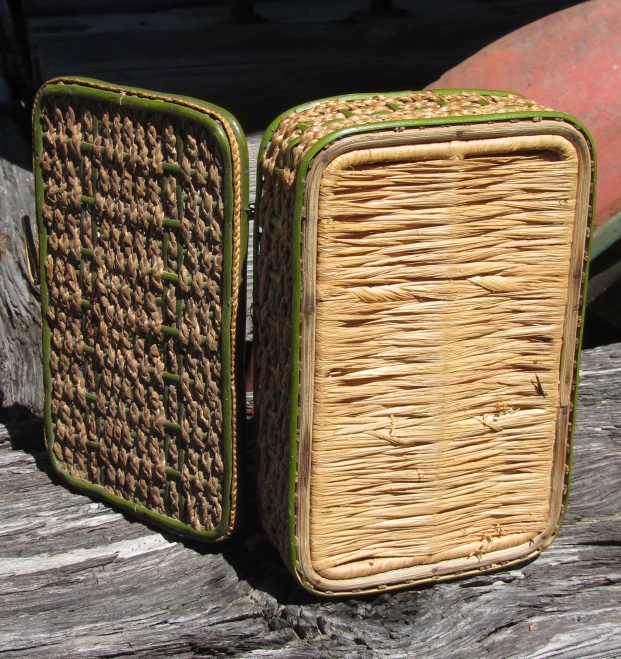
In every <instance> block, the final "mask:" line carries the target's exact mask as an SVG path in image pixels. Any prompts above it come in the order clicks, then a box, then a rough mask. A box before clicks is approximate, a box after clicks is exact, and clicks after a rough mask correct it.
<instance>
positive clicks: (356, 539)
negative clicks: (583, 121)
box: [310, 137, 577, 579]
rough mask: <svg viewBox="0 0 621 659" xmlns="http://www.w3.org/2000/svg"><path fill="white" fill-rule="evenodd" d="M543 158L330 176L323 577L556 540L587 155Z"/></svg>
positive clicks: (322, 407) (315, 481) (315, 475)
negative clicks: (558, 462)
mask: <svg viewBox="0 0 621 659" xmlns="http://www.w3.org/2000/svg"><path fill="white" fill-rule="evenodd" d="M548 142H549V143H550V144H549V148H553V147H554V146H555V143H556V142H558V139H556V138H549V139H547V140H546V138H541V137H532V138H508V139H499V140H474V141H472V142H469V143H468V142H465V143H461V145H460V144H458V143H455V142H453V143H451V144H444V145H418V146H415V147H409V148H408V147H394V148H392V149H382V150H381V158H380V157H378V156H376V159H382V160H383V159H385V161H383V162H366V161H367V160H368V159H369V158H368V155H369V151H368V150H367V151H363V152H352V153H348V154H346V155H344V156H341V157H339V158H337V159H336V160H334V161H333V162H332V163H331V164H330V165H329V166H328V168H327V169H326V171H325V172H324V174H323V177H322V180H321V190H320V197H319V215H318V228H317V232H318V236H317V280H316V286H317V288H316V308H317V313H316V328H315V374H314V408H313V432H312V451H313V453H312V464H311V470H312V474H311V484H310V494H311V505H310V517H311V519H310V553H311V559H312V563H313V566H314V568H315V570H316V571H317V572H318V573H319V574H320V575H322V576H324V577H327V578H332V579H339V578H352V577H359V576H363V575H371V574H379V573H381V572H384V571H386V570H390V569H397V568H404V567H410V566H413V565H421V564H430V563H438V562H440V561H443V560H447V559H455V558H468V557H470V556H472V555H477V556H482V555H483V554H485V553H487V552H490V551H495V550H498V549H506V548H509V547H513V546H517V545H522V544H526V543H528V542H530V541H531V540H533V539H534V538H535V537H536V536H537V535H539V534H541V533H543V532H544V530H545V529H546V527H547V526H548V523H549V513H550V494H551V481H552V467H553V454H554V451H553V449H554V443H555V438H556V425H557V409H558V405H559V387H558V382H559V368H560V356H561V347H562V341H563V333H564V317H565V308H566V303H567V287H568V276H569V260H570V252H571V246H572V236H573V224H574V215H575V209H576V187H577V159H576V157H575V153H574V154H573V158H568V159H565V160H561V159H559V157H558V154H557V153H555V152H554V151H550V150H545V149H546V144H547V143H548ZM460 147H461V150H462V152H461V153H459V154H458V151H460ZM520 148H521V151H520V150H519V149H520ZM527 149H530V150H527ZM535 149H537V150H535ZM463 151H465V153H464V152H463ZM485 151H488V152H490V151H491V152H494V151H497V152H498V153H500V154H503V153H509V154H511V155H488V154H486V153H485ZM512 152H513V153H512ZM451 156H452V158H451ZM563 430H564V429H563Z"/></svg>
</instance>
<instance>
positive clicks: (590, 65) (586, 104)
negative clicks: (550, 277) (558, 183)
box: [428, 0, 621, 238]
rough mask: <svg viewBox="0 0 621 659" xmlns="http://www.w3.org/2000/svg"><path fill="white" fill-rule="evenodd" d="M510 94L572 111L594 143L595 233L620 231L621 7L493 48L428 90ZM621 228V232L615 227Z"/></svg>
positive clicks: (562, 16)
mask: <svg viewBox="0 0 621 659" xmlns="http://www.w3.org/2000/svg"><path fill="white" fill-rule="evenodd" d="M452 87H461V88H479V89H505V90H510V91H514V92H517V93H520V94H524V96H526V97H528V98H531V99H533V100H535V101H537V102H538V103H542V104H544V105H548V106H549V107H552V108H554V109H555V110H561V111H564V112H568V113H569V114H572V115H573V116H575V117H577V118H578V119H580V120H581V121H582V122H583V123H584V124H585V126H586V127H587V128H588V129H589V131H590V132H591V134H592V136H593V138H594V140H595V148H596V150H597V157H598V186H597V207H596V217H595V226H596V229H597V230H598V231H597V232H598V233H600V232H601V231H602V229H604V227H605V225H607V224H609V226H607V227H606V232H607V233H608V234H611V235H612V234H614V236H615V237H617V238H618V237H619V236H617V235H616V234H617V231H616V229H615V228H613V227H611V226H610V223H615V224H618V225H619V226H621V221H620V220H621V157H620V156H621V2H619V0H592V1H591V2H585V3H583V4H580V5H577V6H575V7H571V8H570V9H565V10H563V11H560V12H557V13H555V14H551V15H550V16H546V17H545V18H542V19H541V20H538V21H536V22H534V23H531V24H530V25H526V26H525V27H523V28H521V29H519V30H516V31H515V32H512V33H511V34H509V35H507V36H505V37H503V38H502V39H499V40H498V41H495V42H494V43H492V44H490V45H489V46H487V47H485V48H484V49H483V50H481V51H479V52H478V53H476V54H475V55H473V56H472V57H470V58H469V59H467V60H465V61H464V62H462V63H461V64H459V65H458V66H456V67H455V68H454V69H451V70H450V71H448V72H447V73H445V74H444V75H443V76H442V77H441V78H440V79H439V80H437V81H436V82H434V83H432V84H430V85H428V88H429V89H446V88H452ZM617 228H619V227H617Z"/></svg>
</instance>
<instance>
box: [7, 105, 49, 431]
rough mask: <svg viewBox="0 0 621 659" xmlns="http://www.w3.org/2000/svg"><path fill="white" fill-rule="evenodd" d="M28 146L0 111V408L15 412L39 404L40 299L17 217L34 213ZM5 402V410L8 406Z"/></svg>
mask: <svg viewBox="0 0 621 659" xmlns="http://www.w3.org/2000/svg"><path fill="white" fill-rule="evenodd" d="M31 167H32V161H31V155H30V147H29V146H28V145H27V144H26V141H25V139H24V138H23V136H22V134H21V132H20V130H19V127H18V125H17V123H16V122H15V121H14V120H12V119H10V118H9V117H6V116H3V115H2V114H0V281H1V282H2V284H1V285H0V411H1V413H2V414H3V418H5V419H6V418H8V419H12V418H19V417H20V416H22V415H24V414H28V413H30V412H35V413H40V412H41V410H42V407H43V406H42V394H41V392H42V390H43V377H42V375H41V338H40V337H41V325H40V311H39V300H38V298H37V295H36V291H35V289H34V288H33V287H32V286H31V285H30V283H29V280H28V278H27V275H26V261H25V248H24V242H23V236H22V223H21V218H22V217H23V216H24V215H29V216H30V217H31V218H33V217H34V184H33V177H32V171H31ZM7 408H8V410H7Z"/></svg>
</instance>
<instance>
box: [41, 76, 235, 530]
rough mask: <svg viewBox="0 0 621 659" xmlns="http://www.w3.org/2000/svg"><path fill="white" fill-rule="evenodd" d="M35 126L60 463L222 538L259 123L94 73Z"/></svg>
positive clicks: (158, 518)
mask: <svg viewBox="0 0 621 659" xmlns="http://www.w3.org/2000/svg"><path fill="white" fill-rule="evenodd" d="M33 122H34V145H35V146H34V148H35V161H34V162H35V164H34V168H35V181H36V195H37V214H38V228H39V254H40V257H39V262H40V278H41V303H42V315H43V365H44V383H45V434H46V441H47V447H48V451H49V455H50V459H51V461H52V464H53V466H54V468H55V469H56V471H57V472H58V473H59V474H60V475H61V476H62V477H63V478H64V479H65V480H66V481H68V482H69V483H70V484H71V485H73V486H75V487H76V488H78V489H80V490H82V491H84V492H86V493H87V494H91V495H95V496H97V497H100V498H102V499H104V500H107V501H109V502H110V503H112V504H115V505H116V506H118V507H120V508H122V509H124V510H127V511H130V512H132V513H135V514H137V515H139V516H140V517H142V518H144V519H146V520H148V521H150V522H153V523H155V524H158V525H160V526H163V527H165V528H167V529H169V530H172V531H176V532H178V533H181V534H184V535H188V536H192V537H195V538H199V539H202V540H218V539H222V538H224V537H226V536H227V535H229V534H230V533H231V531H232V530H233V528H234V525H235V520H236V506H237V502H236V499H237V496H236V491H237V459H236V455H237V441H238V437H239V434H240V427H239V426H240V424H239V418H240V414H239V409H240V408H243V403H240V401H243V395H241V394H242V392H243V390H242V389H240V384H241V383H242V377H241V376H242V373H241V372H240V368H239V367H238V366H239V364H240V363H241V362H240V359H239V354H240V345H239V341H240V339H241V340H243V322H242V321H241V319H242V318H243V308H244V301H243V299H240V297H241V296H242V290H243V289H242V287H241V275H242V264H243V262H244V257H245V245H246V242H247V225H246V218H245V214H244V212H243V210H242V209H243V208H244V207H245V206H246V205H247V195H248V187H247V161H248V155H247V149H246V143H245V139H244V136H243V133H242V132H241V130H240V128H239V127H238V125H237V123H236V121H235V120H234V119H233V118H232V117H231V115H229V114H228V113H227V112H225V111H223V110H221V109H220V108H217V107H215V106H211V105H208V104H205V103H201V102H199V101H194V100H192V99H185V98H179V97H164V96H159V95H156V94H152V93H149V92H141V91H136V90H130V89H123V88H117V87H112V86H109V85H106V84H104V83H100V82H97V81H93V80H73V79H65V80H53V81H51V82H50V83H48V84H47V85H45V86H44V87H43V88H42V89H41V91H40V92H39V95H38V97H37V100H36V103H35V109H34V118H33ZM240 310H241V311H242V315H241V316H240Z"/></svg>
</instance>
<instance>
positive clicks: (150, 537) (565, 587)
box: [0, 344, 621, 659]
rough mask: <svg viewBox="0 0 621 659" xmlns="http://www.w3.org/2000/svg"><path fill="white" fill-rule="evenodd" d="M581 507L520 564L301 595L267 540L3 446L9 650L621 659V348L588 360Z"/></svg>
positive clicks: (0, 633)
mask: <svg viewBox="0 0 621 659" xmlns="http://www.w3.org/2000/svg"><path fill="white" fill-rule="evenodd" d="M581 373H582V380H581V389H580V406H579V419H578V424H577V429H576V446H575V456H574V479H573V488H572V497H571V504H570V506H569V511H568V515H567V518H566V520H565V524H564V526H563V529H562V531H561V533H560V535H559V537H558V538H557V539H556V540H555V542H554V543H553V544H552V545H551V547H550V548H549V549H548V550H546V551H545V552H544V553H543V554H542V555H541V556H540V557H539V558H538V559H537V560H535V561H533V562H531V563H530V564H528V565H525V566H524V567H521V568H519V569H514V570H511V571H507V572H499V573H497V574H493V575H481V576H480V577H473V578H470V579H467V580H462V581H456V582H453V583H447V584H442V585H438V586H435V587H430V588H427V589H423V590H421V591H419V592H401V593H396V594H384V595H380V596H376V597H369V598H365V599H360V600H354V599H351V600H340V601H319V600H315V599H314V598H312V597H310V596H309V595H307V594H305V593H304V592H303V591H301V590H300V589H299V588H297V587H296V586H295V585H294V583H293V580H292V579H291V578H290V577H289V576H288V574H287V573H286V571H285V570H284V568H283V566H282V564H281V562H280V561H279V559H278V557H277V556H276V554H275V552H274V551H273V550H272V549H271V547H270V546H269V544H268V543H267V541H266V539H265V537H264V536H263V535H262V534H261V533H260V532H259V531H258V530H257V529H256V528H251V529H249V530H247V532H246V535H243V536H242V537H240V538H239V539H238V540H236V541H234V542H231V543H229V544H227V545H222V546H219V547H216V548H204V547H200V546H197V545H192V544H190V543H184V542H182V541H179V540H178V539H176V538H174V537H172V536H168V535H166V534H162V533H159V532H157V531H155V530H153V529H149V528H147V527H145V526H143V525H142V524H140V523H138V522H133V521H130V520H129V519H126V518H125V517H124V516H123V515H120V514H118V513H116V512H114V511H112V510H111V509H110V508H108V507H107V506H105V505H103V504H100V503H95V502H92V501H90V500H88V499H87V498H85V497H83V496H81V495H78V494H75V493H73V492H71V491H69V490H68V489H66V488H65V487H63V486H62V485H60V484H59V482H58V481H57V479H56V478H55V477H54V476H53V475H52V474H51V473H50V467H49V463H48V461H47V459H46V457H45V454H44V451H43V446H42V440H41V437H40V436H39V437H36V436H33V437H31V438H30V439H27V440H24V439H12V440H10V441H9V442H5V443H4V444H0V501H1V502H2V505H1V506H0V653H3V656H6V657H16V658H18V657H29V658H31V657H32V658H34V659H37V658H40V657H88V658H100V657H116V656H132V657H144V658H147V657H182V658H186V657H187V658H189V657H215V656H244V657H249V656H252V657H254V656H263V657H279V656H283V657H318V656H323V657H411V656H422V657H456V658H462V657H463V658H464V659H466V658H471V657H480V656H486V657H491V658H498V659H500V658H503V657H507V656H512V657H541V658H543V657H546V658H549V657H576V658H577V657H618V656H619V655H620V654H621V640H620V638H619V633H618V630H619V629H620V628H621V344H617V345H613V346H608V347H603V348H597V349H595V350H590V351H587V352H585V354H584V357H583V361H582V371H581Z"/></svg>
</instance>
